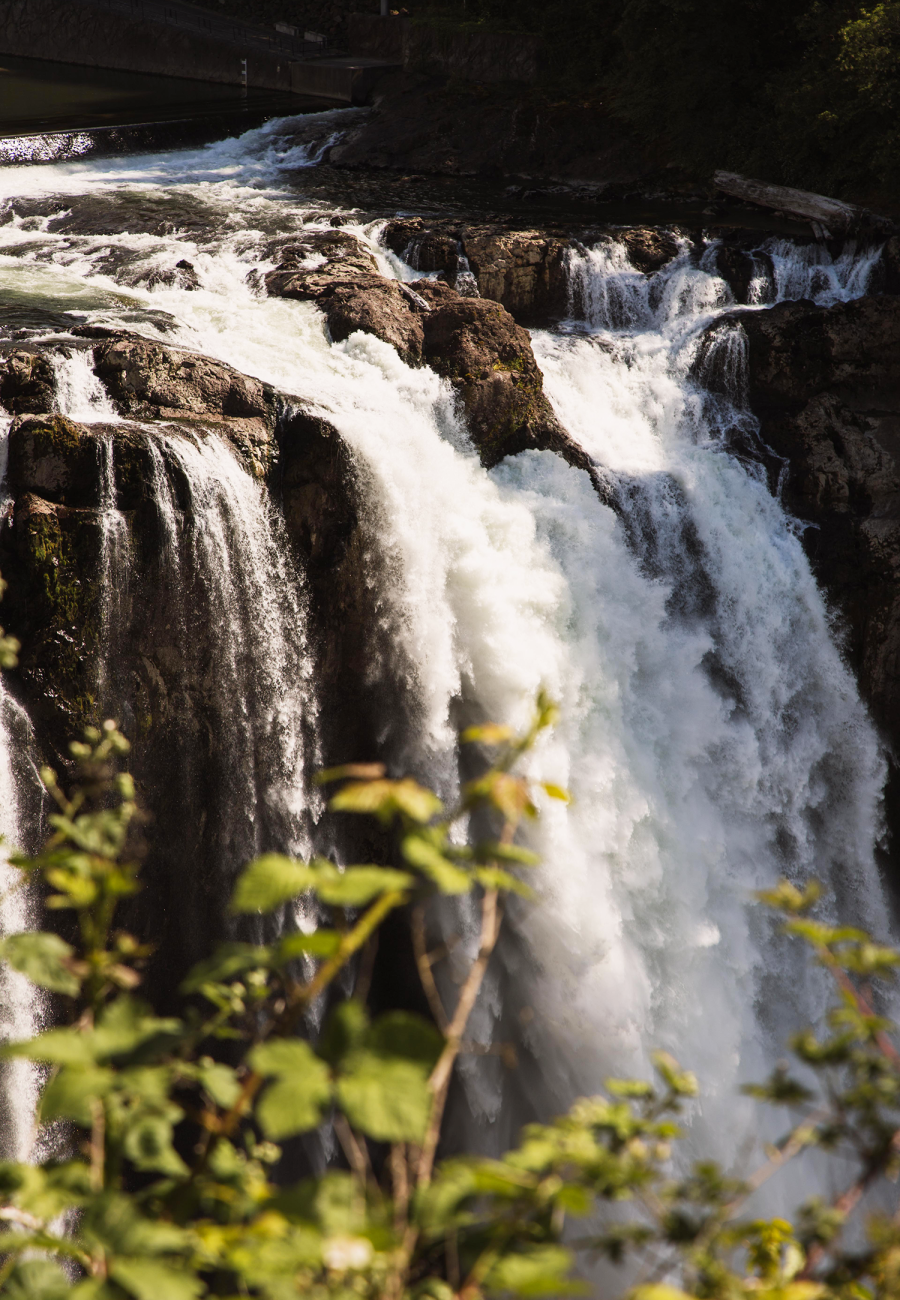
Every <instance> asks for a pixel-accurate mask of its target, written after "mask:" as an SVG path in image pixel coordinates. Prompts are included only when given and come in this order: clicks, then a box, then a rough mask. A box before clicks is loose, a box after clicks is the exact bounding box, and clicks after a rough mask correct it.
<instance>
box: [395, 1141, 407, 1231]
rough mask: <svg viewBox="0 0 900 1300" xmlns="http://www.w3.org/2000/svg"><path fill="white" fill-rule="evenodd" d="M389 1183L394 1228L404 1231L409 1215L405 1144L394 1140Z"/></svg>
mask: <svg viewBox="0 0 900 1300" xmlns="http://www.w3.org/2000/svg"><path fill="white" fill-rule="evenodd" d="M391 1184H392V1187H393V1192H394V1230H395V1231H396V1232H397V1233H398V1234H401V1233H403V1232H405V1230H406V1226H407V1222H408V1217H409V1166H408V1165H407V1163H406V1144H405V1143H403V1142H395V1143H394V1144H393V1146H392V1147H391Z"/></svg>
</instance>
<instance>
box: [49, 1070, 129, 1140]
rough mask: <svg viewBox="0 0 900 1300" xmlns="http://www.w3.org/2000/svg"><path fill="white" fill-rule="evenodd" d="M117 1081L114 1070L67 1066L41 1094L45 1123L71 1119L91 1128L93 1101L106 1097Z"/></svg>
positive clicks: (50, 1080)
mask: <svg viewBox="0 0 900 1300" xmlns="http://www.w3.org/2000/svg"><path fill="white" fill-rule="evenodd" d="M115 1078H116V1076H115V1074H114V1072H113V1071H112V1070H109V1069H105V1068H103V1067H98V1068H96V1069H93V1068H90V1067H88V1068H84V1067H83V1066H77V1065H74V1066H73V1065H66V1066H63V1067H62V1069H61V1070H59V1071H58V1072H57V1073H56V1074H55V1075H53V1076H52V1077H51V1078H50V1079H49V1080H48V1082H47V1084H46V1086H45V1087H44V1090H43V1092H42V1093H41V1101H40V1116H41V1121H42V1122H43V1123H49V1121H50V1120H54V1119H71V1120H74V1122H75V1123H76V1124H80V1125H81V1126H82V1127H83V1128H89V1127H90V1125H91V1123H92V1122H93V1118H94V1115H93V1110H92V1107H91V1102H92V1101H93V1100H94V1099H96V1098H101V1097H105V1096H106V1094H107V1093H108V1092H109V1090H110V1088H111V1087H112V1086H113V1084H114V1083H115Z"/></svg>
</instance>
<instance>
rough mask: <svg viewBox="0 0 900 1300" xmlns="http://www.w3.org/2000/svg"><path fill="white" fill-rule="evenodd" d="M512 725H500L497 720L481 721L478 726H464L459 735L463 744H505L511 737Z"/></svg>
mask: <svg viewBox="0 0 900 1300" xmlns="http://www.w3.org/2000/svg"><path fill="white" fill-rule="evenodd" d="M513 734H514V733H513V729H512V727H504V726H501V724H500V723H497V722H482V723H481V724H480V726H476V727H466V729H465V731H464V732H463V733H462V735H461V736H460V740H461V741H462V743H463V744H464V745H472V744H480V745H505V744H506V742H507V741H509V740H512V738H513Z"/></svg>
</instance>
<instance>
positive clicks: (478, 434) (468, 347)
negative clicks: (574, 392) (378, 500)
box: [411, 280, 590, 469]
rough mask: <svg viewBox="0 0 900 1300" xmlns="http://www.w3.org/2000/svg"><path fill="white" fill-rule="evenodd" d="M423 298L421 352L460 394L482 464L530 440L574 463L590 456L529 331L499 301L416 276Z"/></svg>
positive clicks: (493, 461) (528, 446)
mask: <svg viewBox="0 0 900 1300" xmlns="http://www.w3.org/2000/svg"><path fill="white" fill-rule="evenodd" d="M411 287H413V288H414V289H415V291H416V293H418V294H420V295H421V297H422V298H423V299H424V300H425V302H426V303H427V304H428V308H429V310H428V312H427V314H426V315H425V316H424V318H423V324H424V333H425V346H424V359H425V360H426V361H427V362H428V364H429V365H430V366H431V367H432V368H433V369H434V370H436V371H437V373H438V374H439V375H443V376H445V378H447V379H449V380H450V382H451V383H452V384H453V386H454V388H455V389H456V391H457V393H458V394H459V397H460V400H461V403H462V406H463V409H464V411H465V414H466V420H467V424H468V429H469V436H470V437H471V439H472V441H473V443H474V444H475V446H476V447H477V448H478V451H479V454H480V456H481V461H482V464H483V465H485V466H487V467H490V466H492V465H496V464H497V463H498V462H499V461H501V460H502V459H503V457H504V456H512V455H515V454H516V452H520V451H526V450H529V449H531V448H540V449H550V450H552V451H556V452H558V453H559V454H560V455H562V456H563V457H564V458H565V459H566V460H568V461H570V463H572V464H577V465H578V467H579V468H581V469H585V468H588V465H589V464H590V461H589V458H587V457H586V456H585V455H584V453H583V452H582V451H581V449H580V448H579V447H578V446H577V444H576V443H574V442H573V441H572V439H571V438H569V436H568V434H567V433H566V432H565V430H564V429H563V427H562V425H561V424H560V423H559V420H558V419H557V418H556V416H555V414H554V413H553V408H552V407H551V405H550V403H549V401H548V400H547V397H546V395H545V394H544V383H543V376H542V375H541V372H540V368H539V367H538V364H537V362H536V361H535V359H534V353H533V352H532V349H531V339H530V337H529V335H528V331H527V330H525V329H523V327H522V326H521V325H517V324H516V322H515V321H514V320H513V318H512V316H511V315H510V314H509V312H508V311H506V309H505V308H504V307H501V306H500V304H499V303H497V302H493V301H491V300H490V299H487V298H468V297H462V296H461V295H460V294H458V293H457V292H456V291H455V290H454V289H451V288H450V286H449V285H447V284H441V283H440V282H436V281H433V280H417V281H415V282H414V284H413V286H411Z"/></svg>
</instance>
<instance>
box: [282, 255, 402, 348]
mask: <svg viewBox="0 0 900 1300" xmlns="http://www.w3.org/2000/svg"><path fill="white" fill-rule="evenodd" d="M278 251H279V252H280V254H281V259H282V260H281V262H280V264H279V266H278V267H277V268H276V270H274V271H270V272H269V273H268V275H267V276H266V277H265V285H266V291H267V293H269V294H271V295H272V296H273V297H278V298H298V299H300V300H301V301H305V302H314V303H315V304H316V306H317V307H318V308H319V309H320V310H321V311H322V313H323V314H324V316H325V320H326V321H327V324H328V331H329V333H330V335H331V337H332V339H333V340H334V341H335V343H340V342H342V341H343V340H344V339H346V338H349V336H350V335H351V334H352V333H354V331H355V330H362V331H363V332H364V333H366V334H375V335H376V336H377V337H378V338H380V339H384V340H385V342H387V343H390V344H392V346H393V347H395V348H396V349H397V351H398V352H399V353H400V355H401V356H402V357H403V359H404V360H405V361H409V362H411V363H412V364H416V363H418V362H420V361H421V358H422V338H423V336H422V327H421V322H420V320H419V317H418V314H417V312H416V311H415V310H410V300H409V297H408V295H405V294H404V290H403V288H402V287H401V285H400V284H399V282H397V281H395V280H386V279H385V278H384V276H382V275H380V274H379V273H378V264H377V262H376V261H375V258H374V257H373V256H372V254H371V253H370V252H369V251H368V249H366V248H364V247H363V245H362V244H361V243H360V242H359V240H358V239H355V238H354V237H353V236H352V235H348V234H345V233H344V232H343V231H334V230H328V231H311V232H310V233H309V235H308V236H304V238H303V239H302V240H296V241H291V242H290V243H289V244H285V245H283V246H281V247H280V249H279V250H278ZM270 256H271V254H270ZM323 259H324V260H323Z"/></svg>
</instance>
